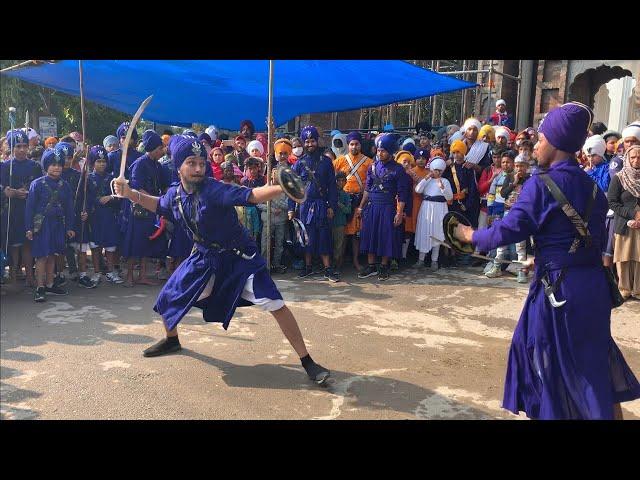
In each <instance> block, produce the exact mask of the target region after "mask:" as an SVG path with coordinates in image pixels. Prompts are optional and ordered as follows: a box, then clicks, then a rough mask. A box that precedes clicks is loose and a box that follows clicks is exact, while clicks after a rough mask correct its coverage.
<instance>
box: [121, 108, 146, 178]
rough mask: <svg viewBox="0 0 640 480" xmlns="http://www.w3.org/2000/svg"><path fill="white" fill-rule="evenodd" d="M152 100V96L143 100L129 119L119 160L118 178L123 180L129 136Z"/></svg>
mask: <svg viewBox="0 0 640 480" xmlns="http://www.w3.org/2000/svg"><path fill="white" fill-rule="evenodd" d="M152 98H153V95H149V96H148V97H147V98H145V99H144V100H143V102H142V103H141V104H140V106H139V107H138V110H137V111H136V113H135V115H134V116H133V118H132V119H131V123H130V124H129V129H128V130H127V136H126V137H125V138H124V145H122V159H121V160H120V177H119V178H124V170H125V168H126V166H127V150H128V148H129V142H130V141H131V136H132V135H133V131H134V130H135V128H136V124H137V123H138V120H140V117H141V116H142V112H144V109H145V108H147V105H149V102H151V99H152Z"/></svg>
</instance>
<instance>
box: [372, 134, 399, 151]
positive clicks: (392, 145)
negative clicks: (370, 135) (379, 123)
mask: <svg viewBox="0 0 640 480" xmlns="http://www.w3.org/2000/svg"><path fill="white" fill-rule="evenodd" d="M376 148H382V149H384V150H386V151H387V152H389V153H390V154H391V155H393V154H394V153H396V150H398V142H397V140H396V139H395V137H394V136H393V135H390V134H383V135H380V136H378V138H377V139H376Z"/></svg>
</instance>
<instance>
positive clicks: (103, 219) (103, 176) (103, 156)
mask: <svg viewBox="0 0 640 480" xmlns="http://www.w3.org/2000/svg"><path fill="white" fill-rule="evenodd" d="M107 155H108V152H107V150H106V149H105V148H104V147H102V146H100V145H96V146H94V147H91V150H89V155H88V157H87V161H88V162H89V166H90V167H93V169H94V170H93V172H92V173H91V174H89V185H91V187H92V191H93V192H94V197H95V198H94V204H95V208H94V212H93V215H92V216H91V218H90V225H91V236H90V238H91V242H90V247H91V260H92V261H93V271H94V272H95V278H92V280H93V281H96V282H99V281H100V273H99V272H100V258H101V257H102V250H103V249H104V251H105V256H106V258H107V274H106V277H107V280H109V281H110V282H111V283H115V284H121V283H123V282H124V280H122V278H120V275H118V272H116V271H115V270H114V264H115V260H116V259H115V255H116V253H115V252H116V248H117V245H118V241H119V237H120V235H119V232H118V229H117V228H114V226H115V225H116V223H117V220H118V212H119V211H120V199H118V198H116V197H113V196H112V195H111V187H110V184H111V180H112V179H113V178H114V177H113V175H112V174H110V173H108V172H107Z"/></svg>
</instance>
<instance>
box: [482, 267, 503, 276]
mask: <svg viewBox="0 0 640 480" xmlns="http://www.w3.org/2000/svg"><path fill="white" fill-rule="evenodd" d="M485 276H486V277H488V278H498V277H501V276H502V269H501V268H500V265H496V264H494V265H493V267H491V270H489V271H488V272H487V273H485Z"/></svg>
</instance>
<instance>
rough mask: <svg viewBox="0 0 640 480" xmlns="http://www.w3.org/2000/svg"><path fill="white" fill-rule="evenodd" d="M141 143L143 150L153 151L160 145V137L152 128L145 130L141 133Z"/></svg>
mask: <svg viewBox="0 0 640 480" xmlns="http://www.w3.org/2000/svg"><path fill="white" fill-rule="evenodd" d="M142 144H143V145H144V151H145V152H153V151H154V150H155V149H156V148H158V147H159V146H161V145H162V138H161V137H160V135H158V134H157V133H156V132H155V131H153V130H145V132H144V133H143V134H142Z"/></svg>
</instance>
